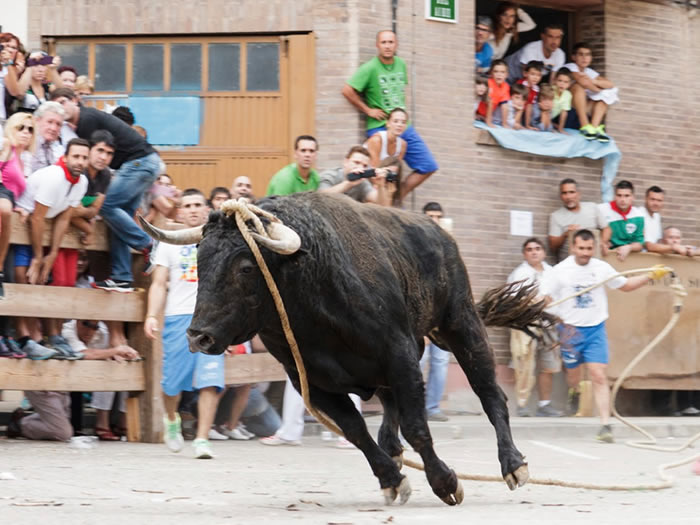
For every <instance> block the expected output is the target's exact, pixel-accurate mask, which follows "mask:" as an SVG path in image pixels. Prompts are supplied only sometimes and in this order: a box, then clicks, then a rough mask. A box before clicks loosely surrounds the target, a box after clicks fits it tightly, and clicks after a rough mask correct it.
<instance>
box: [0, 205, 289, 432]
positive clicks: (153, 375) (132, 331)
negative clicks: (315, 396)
mask: <svg viewBox="0 0 700 525" xmlns="http://www.w3.org/2000/svg"><path fill="white" fill-rule="evenodd" d="M46 230H47V234H46V235H45V236H44V241H43V243H44V245H45V246H48V245H49V244H50V239H51V234H50V232H51V231H52V224H51V221H47V228H46ZM11 242H12V244H29V242H30V241H29V231H28V227H27V225H26V224H22V223H21V221H20V220H19V216H16V217H15V218H14V221H13V229H12V235H11ZM61 246H62V247H64V248H85V247H84V246H83V245H82V244H81V243H80V238H79V235H78V232H77V231H76V230H74V229H73V228H71V229H70V230H69V232H68V233H67V234H66V235H65V237H64V239H63V242H62V244H61ZM108 246H109V243H108V242H107V232H106V229H105V227H104V224H103V223H101V222H98V223H97V229H96V235H95V242H94V243H93V244H92V245H90V246H88V247H87V248H88V249H90V250H96V251H107V250H108ZM135 275H136V274H135ZM141 279H142V280H141V281H137V283H136V284H137V286H140V288H137V290H136V291H134V292H133V293H129V294H122V293H110V292H105V291H103V290H93V289H84V288H64V287H54V286H34V285H26V284H25V285H23V284H12V283H6V284H5V285H4V289H5V297H4V299H2V300H0V316H10V317H22V316H26V317H35V318H48V319H90V320H100V321H122V322H124V323H128V327H127V328H128V331H127V333H128V339H129V344H130V345H131V346H132V347H133V348H134V349H136V350H137V351H138V352H139V353H140V354H141V356H142V357H143V360H142V361H135V362H130V363H119V362H116V361H55V360H47V361H31V360H29V359H19V360H18V359H0V390H54V391H76V392H90V391H113V392H116V391H128V392H130V396H129V400H128V402H127V427H128V430H127V436H128V439H129V441H145V442H151V443H153V442H158V441H160V440H161V439H162V415H163V409H162V400H161V389H160V378H161V363H162V348H161V342H160V340H158V341H155V342H153V341H151V340H149V339H147V338H146V337H145V335H144V334H143V320H144V318H145V313H146V301H147V288H148V284H149V283H148V280H147V278H146V279H143V278H141ZM285 377H286V376H285V374H284V371H283V369H282V366H281V365H280V364H279V363H278V362H277V361H276V360H275V359H274V358H273V357H272V356H271V355H269V354H267V353H258V354H251V355H236V356H232V357H227V358H226V375H225V379H226V384H227V385H232V384H247V383H258V382H261V381H277V380H283V379H284V378H285Z"/></svg>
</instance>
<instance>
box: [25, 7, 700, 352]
mask: <svg viewBox="0 0 700 525" xmlns="http://www.w3.org/2000/svg"><path fill="white" fill-rule="evenodd" d="M456 3H457V4H458V6H459V12H458V22H457V23H454V24H453V23H444V22H436V21H431V20H426V18H425V2H424V1H416V0H411V1H409V0H398V2H392V0H345V1H342V2H341V1H337V0H297V1H289V0H270V1H269V2H260V1H259V0H238V1H236V2H231V1H226V0H208V1H195V2H186V3H178V4H177V7H176V8H175V7H173V4H172V3H171V2H168V1H165V0H149V1H147V2H146V1H140V0H124V1H122V2H118V3H114V2H106V1H98V2H95V1H88V0H62V1H61V2H56V1H55V0H29V9H28V12H29V17H28V34H29V44H30V47H38V46H40V45H42V44H46V45H58V46H59V49H60V45H61V44H62V43H63V45H66V43H68V44H70V43H71V42H73V40H75V39H76V38H78V39H80V38H82V39H83V40H81V41H82V42H85V41H90V39H100V38H103V39H104V37H110V38H111V39H112V40H110V42H119V41H122V40H123V41H125V42H127V41H130V39H131V40H132V41H133V42H136V43H139V42H140V43H142V44H143V43H148V39H149V38H155V36H157V35H160V36H162V35H166V36H168V37H172V36H180V37H188V36H193V35H201V36H202V37H203V38H209V37H211V36H212V35H213V36H214V37H218V36H221V35H234V36H236V35H238V36H241V37H243V38H248V37H257V36H266V37H270V38H272V39H279V41H280V45H281V46H282V47H281V50H282V51H281V53H282V54H285V53H287V52H288V50H289V49H290V48H287V47H285V46H288V45H291V49H292V50H295V49H296V51H291V52H290V53H296V54H295V55H294V57H293V60H291V61H290V62H289V63H288V65H287V66H281V68H282V69H281V70H280V71H281V73H280V74H283V73H284V74H286V75H288V78H287V80H286V81H285V82H286V83H285V82H283V86H286V88H285V89H288V90H290V93H291V95H289V96H288V98H287V99H286V100H287V101H288V102H286V103H285V104H286V106H284V107H282V109H281V110H280V111H283V112H284V111H286V112H287V113H288V114H289V115H290V116H289V123H288V124H287V127H286V128H285V129H284V130H283V131H284V133H280V134H278V135H276V138H275V141H277V142H276V144H275V145H273V146H274V147H271V148H269V149H270V151H272V153H270V152H267V153H265V154H264V155H261V156H265V155H267V156H266V157H265V158H266V159H267V160H266V163H263V164H261V163H258V164H256V166H258V167H257V168H255V169H257V170H258V171H257V172H255V173H254V175H255V177H256V179H255V180H256V185H257V187H256V192H257V193H258V194H259V193H261V192H262V191H263V190H264V183H265V182H266V178H265V177H269V176H270V175H271V174H272V172H273V171H274V168H275V167H276V166H281V165H283V164H284V163H286V162H288V159H289V156H290V154H291V152H290V149H291V141H292V140H293V138H294V135H296V134H297V132H298V133H301V132H312V133H314V134H315V135H316V136H317V137H318V138H319V140H320V153H319V161H318V165H319V167H321V168H328V167H333V166H336V165H338V164H339V163H340V159H341V158H342V156H343V154H344V153H345V151H346V150H347V149H348V147H349V145H352V144H353V143H356V142H360V141H361V140H362V137H363V134H362V130H363V122H361V119H360V118H359V116H358V114H357V112H356V111H355V110H354V109H353V108H352V107H351V106H350V104H348V103H347V102H346V101H345V99H344V98H343V97H342V96H341V94H340V90H341V88H342V86H343V84H344V82H345V81H346V80H347V79H348V78H349V77H350V75H351V74H352V72H353V71H354V70H355V69H356V67H357V66H358V65H359V64H360V63H361V62H363V61H365V60H367V59H368V58H370V57H371V56H373V55H374V54H375V48H374V38H375V33H376V31H377V30H378V29H382V28H390V27H391V26H392V6H393V5H394V4H396V5H395V14H396V20H395V21H396V28H397V33H398V38H399V55H400V56H402V57H403V58H404V59H405V60H406V61H407V64H408V67H409V77H410V78H409V83H410V87H409V91H410V96H409V107H408V110H409V112H410V114H411V118H412V119H413V120H414V122H415V125H416V128H417V129H418V130H419V131H420V133H421V134H422V135H423V137H424V138H425V140H426V141H427V143H428V144H429V145H430V147H431V149H432V150H433V152H434V153H435V155H436V157H437V160H438V162H439V164H440V168H441V169H440V172H439V173H437V174H436V175H435V176H433V177H432V178H431V179H430V180H429V181H428V182H427V183H426V184H425V185H423V186H421V187H420V188H419V189H418V190H417V191H416V193H415V197H414V199H415V200H414V201H413V202H412V203H411V204H413V205H415V206H416V207H420V206H422V204H423V203H424V202H426V201H428V200H438V201H440V202H441V203H442V204H443V205H444V206H445V208H446V209H447V212H448V215H449V216H451V217H453V219H454V225H455V227H454V233H455V237H456V238H457V240H458V242H459V244H460V247H461V250H462V255H463V257H464V259H465V262H466V263H467V266H468V268H469V271H470V275H471V278H472V283H473V286H474V288H475V291H476V294H477V295H479V294H480V293H481V292H483V291H484V290H485V289H486V288H488V287H492V286H494V285H498V284H500V283H502V282H503V281H504V280H505V277H506V276H507V274H508V272H509V271H510V270H511V269H512V268H513V267H514V266H515V265H516V264H517V263H518V261H519V260H520V254H519V251H520V245H521V243H522V241H523V238H522V237H515V236H511V235H510V234H509V210H511V209H516V210H526V211H531V212H533V214H534V232H535V234H536V235H538V236H540V237H544V236H545V235H546V229H547V220H548V214H549V213H550V212H551V211H553V210H554V209H555V208H557V207H558V206H559V199H558V195H557V183H558V181H559V180H560V179H562V178H564V177H574V178H576V179H577V180H578V181H579V183H580V186H581V189H582V192H583V197H584V199H585V200H595V201H597V200H599V199H600V194H599V179H600V174H601V161H592V160H585V159H572V160H560V159H552V158H547V157H537V156H533V155H528V154H523V153H518V152H515V151H509V150H505V149H502V148H500V147H495V146H490V145H483V144H478V143H477V140H478V136H479V134H478V133H477V130H475V129H474V128H473V127H472V114H473V87H472V86H473V70H474V66H473V51H472V50H473V46H474V34H473V30H474V24H473V20H474V16H475V12H476V10H477V8H476V3H475V1H474V0H456ZM526 4H527V5H524V7H525V8H526V9H527V8H528V7H536V6H538V5H539V6H540V7H545V6H546V7H548V8H555V9H556V10H558V11H560V13H561V14H563V16H566V19H567V20H568V27H569V30H568V31H567V33H568V34H567V37H568V38H567V42H568V45H569V46H570V45H572V44H573V43H574V42H575V41H578V40H587V41H590V42H591V43H593V44H594V51H595V53H594V54H595V58H594V64H593V67H595V68H596V69H598V70H599V71H601V72H604V74H605V75H606V76H608V77H609V78H610V79H611V80H612V81H613V82H614V83H615V85H617V86H619V87H620V90H621V99H622V103H620V104H619V105H617V106H616V107H615V108H614V109H613V110H612V111H611V113H610V116H609V119H608V131H609V133H610V134H611V135H612V136H613V137H614V138H615V139H616V141H617V143H618V145H619V147H620V149H621V150H622V153H623V158H622V163H621V166H620V170H619V172H618V178H627V179H630V180H632V181H633V182H634V183H635V185H636V186H637V187H638V188H639V191H638V199H639V198H641V197H642V192H643V190H644V188H646V187H648V186H649V185H651V184H659V185H661V186H662V187H663V188H665V189H666V190H667V206H666V214H665V216H666V219H665V221H666V224H674V225H677V226H679V227H680V228H681V229H682V231H683V232H684V234H685V237H686V239H687V240H688V241H690V242H693V243H696V244H697V243H699V242H700V218H699V217H698V213H697V202H698V201H699V200H700V185H698V183H697V181H696V177H697V176H698V174H699V172H700V145H698V144H697V140H696V136H697V135H698V133H700V123H699V122H700V91H698V90H697V89H695V88H693V86H697V85H699V84H700V67H698V63H700V16H696V15H697V14H698V10H697V9H696V8H694V7H692V6H686V5H684V4H681V3H677V2H674V1H672V0H668V1H666V0H646V1H645V0H547V1H546V2H544V1H543V2H537V0H532V1H530V0H528V1H527V2H526ZM139 37H140V38H146V40H138V38H139ZM294 38H296V39H297V40H296V41H299V39H305V40H303V44H300V45H301V47H302V48H303V49H302V51H299V49H300V47H299V45H297V44H295V43H294V42H296V41H295V40H294ZM71 39H73V40H71ZM288 39H291V42H292V44H289V43H288V42H289V41H290V40H288ZM295 45H296V46H297V47H294V46H295ZM565 51H568V49H565ZM129 53H130V52H127V54H126V56H127V60H130V58H129ZM94 60H95V59H94V55H91V58H89V62H90V67H91V68H94V67H95V66H94ZM86 63H87V62H86ZM91 71H92V69H91ZM127 75H128V74H127ZM280 78H281V77H280ZM307 84H308V85H307ZM295 86H296V87H297V88H296V91H294V90H295ZM299 86H302V87H299ZM295 114H296V115H295ZM207 115H209V116H210V117H211V114H209V113H205V117H204V118H205V119H206V118H207ZM211 118H213V117H211ZM271 122H272V124H271V126H272V125H273V124H274V119H273V120H272V121H271ZM203 125H204V126H205V125H206V123H204V124H203ZM305 126H306V127H305ZM271 129H272V128H271ZM203 133H204V131H203ZM231 140H234V139H231ZM241 140H243V139H241ZM263 146H270V145H269V144H267V145H266V144H264V142H261V143H260V144H247V146H246V147H248V148H249V149H248V150H246V151H243V152H241V151H239V150H240V149H241V148H239V149H238V150H236V151H233V150H231V151H228V150H227V152H226V153H225V154H224V152H223V150H225V149H226V147H229V149H230V148H231V145H230V144H229V145H227V144H209V145H206V147H204V146H200V147H199V149H198V148H197V146H192V147H190V148H185V150H184V153H183V152H182V151H180V152H178V153H177V155H180V157H177V159H176V160H177V162H182V163H184V164H183V166H185V168H183V170H181V171H178V172H177V173H176V174H175V175H176V182H177V183H178V184H179V185H181V186H182V185H184V182H185V180H187V185H192V183H193V181H194V180H195V179H196V178H197V177H199V176H200V175H198V174H199V173H204V171H206V170H209V171H207V174H208V175H207V176H204V175H201V178H200V179H198V180H201V181H203V182H202V185H203V186H206V185H209V184H213V183H214V182H216V183H217V184H218V183H223V184H224V185H228V184H230V180H231V179H232V178H233V177H234V176H235V175H237V174H240V173H236V170H237V169H238V168H237V166H242V165H243V164H235V163H234V164H230V165H228V168H227V169H226V170H224V173H223V174H217V172H216V169H214V168H211V166H214V165H215V164H216V163H214V164H211V163H209V164H207V162H208V161H206V159H205V158H206V157H207V155H213V156H214V157H216V155H219V156H221V158H223V157H224V156H226V155H228V158H231V159H233V157H235V156H236V155H239V156H241V155H242V156H245V155H248V156H249V157H250V156H251V155H252V156H255V155H254V153H255V151H258V150H261V149H264V148H263ZM243 149H245V148H243ZM266 151H267V150H266ZM188 152H189V153H188ZM172 155H176V153H172ZM187 155H190V156H191V157H193V158H194V157H196V158H198V159H200V160H199V161H197V162H200V161H201V162H200V164H199V165H197V163H196V162H194V161H192V162H191V163H189V164H188V162H190V161H186V160H183V158H184V157H186V156H187ZM214 157H212V158H214ZM217 158H218V157H217ZM202 159H204V160H202ZM258 160H259V159H258ZM232 162H233V161H232ZM236 162H237V161H236ZM205 165H206V166H209V167H205ZM246 166H247V165H246ZM251 169H253V168H251ZM212 170H213V171H212ZM190 177H192V178H190ZM221 177H225V179H222V178H221ZM203 189H205V190H206V189H207V188H203ZM494 335H495V339H494V340H495V342H496V343H497V348H498V349H499V355H500V358H501V360H502V359H504V358H505V357H506V356H505V345H504V337H503V334H502V333H499V332H496V333H495V334H494Z"/></svg>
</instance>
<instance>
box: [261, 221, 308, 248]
mask: <svg viewBox="0 0 700 525" xmlns="http://www.w3.org/2000/svg"><path fill="white" fill-rule="evenodd" d="M265 229H266V230H267V234H268V235H269V236H270V238H269V239H268V238H267V237H263V236H262V235H259V234H257V233H254V232H251V233H250V234H251V235H252V236H253V238H254V239H255V240H256V241H258V243H259V244H262V245H263V246H265V247H266V248H268V249H270V250H272V251H273V252H275V253H281V254H282V255H291V254H293V253H294V252H296V251H297V250H298V249H299V247H300V246H301V239H300V238H299V235H298V234H297V232H295V231H294V230H292V229H291V228H288V227H287V226H285V225H284V224H281V223H279V222H271V223H270V224H268V225H267V226H266V227H265Z"/></svg>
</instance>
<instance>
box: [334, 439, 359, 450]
mask: <svg viewBox="0 0 700 525" xmlns="http://www.w3.org/2000/svg"><path fill="white" fill-rule="evenodd" d="M335 448H344V449H352V448H355V445H353V444H352V443H350V442H349V441H348V440H347V439H345V438H344V437H339V438H338V441H337V443H336V444H335Z"/></svg>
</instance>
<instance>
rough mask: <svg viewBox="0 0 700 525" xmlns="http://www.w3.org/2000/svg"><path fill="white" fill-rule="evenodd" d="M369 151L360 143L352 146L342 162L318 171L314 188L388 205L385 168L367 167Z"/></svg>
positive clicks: (358, 199)
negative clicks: (317, 179)
mask: <svg viewBox="0 0 700 525" xmlns="http://www.w3.org/2000/svg"><path fill="white" fill-rule="evenodd" d="M369 163H370V154H369V151H368V150H367V148H365V147H363V146H353V147H352V148H350V150H349V151H348V152H347V154H346V155H345V160H344V161H343V166H342V167H340V168H336V169H332V170H327V171H324V172H323V173H321V182H320V184H319V187H318V191H320V192H325V193H344V194H345V195H347V196H348V197H350V198H351V199H354V200H356V201H358V202H373V203H376V204H382V205H385V206H388V205H390V202H389V201H390V198H389V196H388V195H387V194H386V177H387V173H388V170H386V169H385V168H377V169H375V168H370V167H369Z"/></svg>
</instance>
